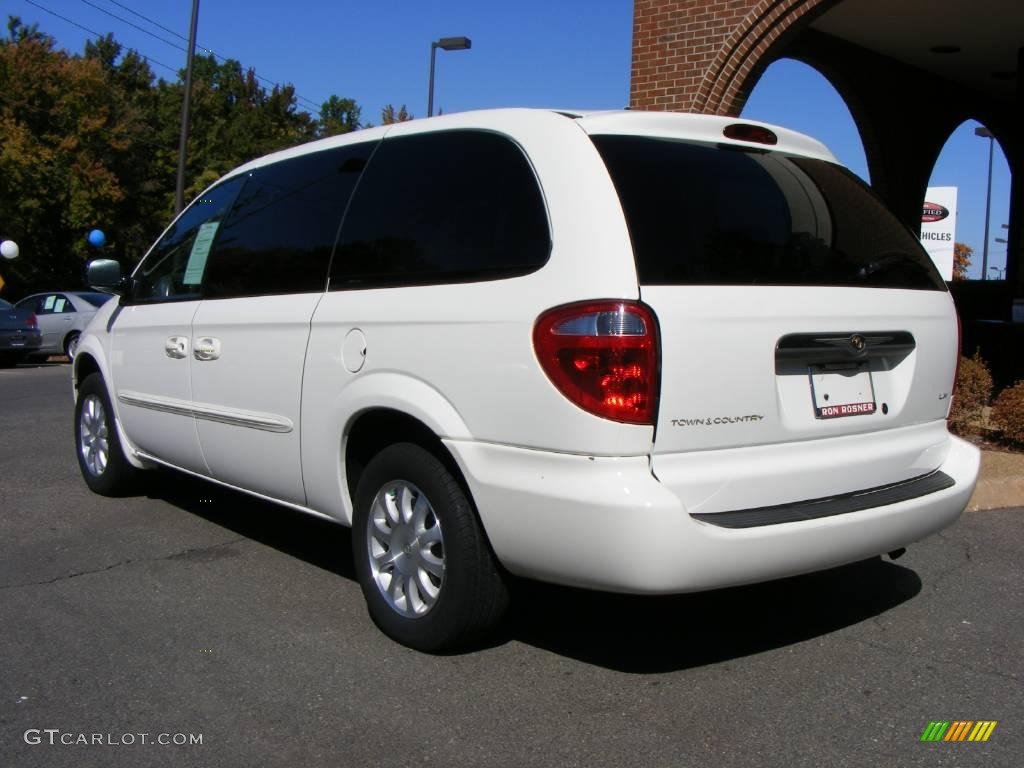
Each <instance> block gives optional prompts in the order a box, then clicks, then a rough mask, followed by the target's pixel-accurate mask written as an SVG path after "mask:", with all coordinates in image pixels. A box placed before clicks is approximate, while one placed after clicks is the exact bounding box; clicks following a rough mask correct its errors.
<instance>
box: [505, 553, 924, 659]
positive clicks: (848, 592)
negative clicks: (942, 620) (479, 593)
mask: <svg viewBox="0 0 1024 768" xmlns="http://www.w3.org/2000/svg"><path fill="white" fill-rule="evenodd" d="M920 591H921V580H920V578H919V577H918V575H917V574H916V573H915V572H914V571H912V570H910V569H908V568H904V567H903V566H900V565H897V564H896V563H893V562H888V561H885V560H883V559H882V558H877V557H876V558H873V559H871V560H865V561H862V562H859V563H853V564H851V565H847V566H843V567H841V568H834V569H832V570H828V571H822V572H819V573H812V574H807V575H804V576H795V577H792V578H788V579H782V580H779V581H772V582H767V583H764V584H754V585H750V586H744V587H733V588H730V589H720V590H715V591H713V592H700V593H694V594H687V595H671V596H665V597H638V596H631V595H611V594H604V593H597V592H588V591H586V590H580V589H570V588H566V587H555V586H550V585H544V584H537V583H533V582H525V581H524V582H520V583H518V584H517V585H516V593H515V599H514V601H513V607H512V610H511V611H510V614H509V616H508V619H507V621H506V623H505V628H504V630H505V633H506V634H507V636H508V637H509V638H511V639H515V640H518V641H520V642H523V643H527V644H528V645H532V646H535V647H537V648H542V649H545V650H548V651H551V652H552V653H557V654H560V655H563V656H568V657H571V658H574V659H577V660H579V661H583V662H586V663H589V664H594V665H597V666H601V667H606V668H609V669H614V670H617V671H620V672H631V673H662V672H669V671H675V670H680V669H687V668H690V667H698V666H703V665H706V664H714V663H717V662H722V661H728V660H730V659H736V658H740V657H743V656H749V655H751V654H755V653H761V652H764V651H768V650H772V649H775V648H780V647H784V646H787V645H792V644H794V643H799V642H803V641H806V640H809V639H812V638H815V637H820V636H823V635H827V634H829V633H831V632H835V631H836V630H839V629H842V628H843V627H847V626H850V625H853V624H857V623H859V622H862V621H866V620H868V619H871V618H874V617H876V616H879V615H881V614H883V613H885V612H886V611H888V610H890V609H892V608H894V607H896V606H897V605H899V604H901V603H903V602H905V601H907V600H910V599H911V598H913V597H914V596H915V595H917V594H918V593H919V592H920Z"/></svg>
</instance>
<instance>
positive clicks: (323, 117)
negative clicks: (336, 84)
mask: <svg viewBox="0 0 1024 768" xmlns="http://www.w3.org/2000/svg"><path fill="white" fill-rule="evenodd" d="M362 112H363V110H362V109H361V108H360V107H359V105H358V104H356V103H355V101H353V100H352V99H340V98H338V97H337V96H331V98H329V99H328V100H327V101H325V102H324V103H323V106H321V107H320V124H319V125H318V126H317V136H321V137H323V136H336V135H338V134H339V133H350V132H351V131H355V130H357V129H358V128H359V116H360V115H361V114H362Z"/></svg>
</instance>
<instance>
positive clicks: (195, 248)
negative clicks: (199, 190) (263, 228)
mask: <svg viewBox="0 0 1024 768" xmlns="http://www.w3.org/2000/svg"><path fill="white" fill-rule="evenodd" d="M243 183H244V179H242V178H239V177H235V178H233V179H228V180H227V181H225V182H224V183H223V184H219V185H218V186H216V187H214V188H213V189H211V190H208V191H207V192H206V193H204V194H203V195H201V196H200V197H198V198H197V199H196V200H195V201H193V203H192V205H190V206H189V207H188V208H187V209H186V210H185V212H184V213H183V214H181V216H179V217H178V220H177V221H175V222H174V224H172V225H171V228H170V229H169V230H167V232H165V233H164V236H163V237H161V238H160V240H159V241H158V242H157V244H156V245H154V246H153V249H152V250H151V251H150V252H149V255H148V256H146V258H145V259H144V260H143V261H142V263H141V264H139V267H138V269H136V270H135V273H134V274H133V275H132V277H133V278H134V285H133V287H132V299H133V300H134V301H139V302H152V301H185V300H188V299H198V298H199V289H200V285H201V284H202V282H203V273H204V272H205V270H206V260H207V258H208V256H209V254H210V248H211V247H212V246H213V241H214V238H215V237H216V235H217V229H218V228H219V227H220V222H221V220H222V219H223V218H224V216H225V215H226V214H227V212H228V210H229V209H230V208H231V204H232V203H233V202H234V200H235V196H236V195H237V194H238V190H239V189H241V188H242V184H243Z"/></svg>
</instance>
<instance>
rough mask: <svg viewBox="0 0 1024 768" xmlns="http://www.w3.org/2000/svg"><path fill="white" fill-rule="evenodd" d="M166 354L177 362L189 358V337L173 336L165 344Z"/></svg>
mask: <svg viewBox="0 0 1024 768" xmlns="http://www.w3.org/2000/svg"><path fill="white" fill-rule="evenodd" d="M164 353H165V354H166V355H167V356H168V357H170V358H173V359H175V360H181V359H183V358H185V357H188V336H171V337H170V338H169V339H167V341H165V342H164Z"/></svg>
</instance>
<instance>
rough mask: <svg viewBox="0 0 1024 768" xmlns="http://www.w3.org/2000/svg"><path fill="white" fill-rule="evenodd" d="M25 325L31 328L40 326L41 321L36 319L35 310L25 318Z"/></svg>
mask: <svg viewBox="0 0 1024 768" xmlns="http://www.w3.org/2000/svg"><path fill="white" fill-rule="evenodd" d="M25 325H27V326H28V327H29V328H38V327H39V321H38V320H36V313H35V312H33V313H32V314H30V315H29V316H28V317H27V318H26V319H25Z"/></svg>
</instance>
